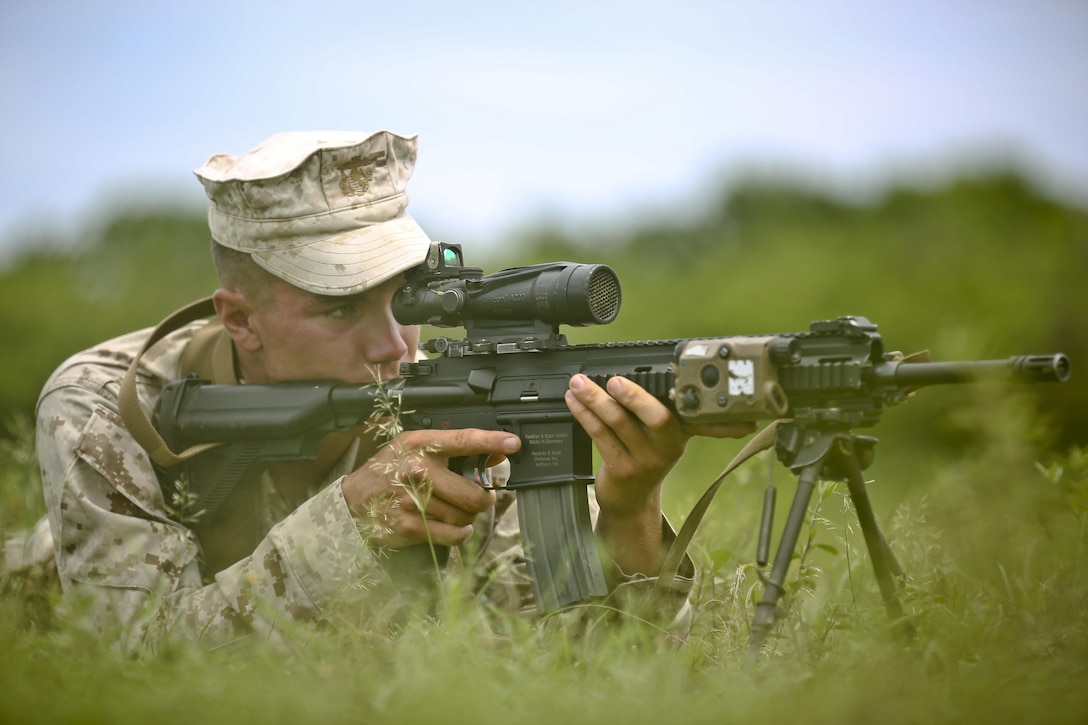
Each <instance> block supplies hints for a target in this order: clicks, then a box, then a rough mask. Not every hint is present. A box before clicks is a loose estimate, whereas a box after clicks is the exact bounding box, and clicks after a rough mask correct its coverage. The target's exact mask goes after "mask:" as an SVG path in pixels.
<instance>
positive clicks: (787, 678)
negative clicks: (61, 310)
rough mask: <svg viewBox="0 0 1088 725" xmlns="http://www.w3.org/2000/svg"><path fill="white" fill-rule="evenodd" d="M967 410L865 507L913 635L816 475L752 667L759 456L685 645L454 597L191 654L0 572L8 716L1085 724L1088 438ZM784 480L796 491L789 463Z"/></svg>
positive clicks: (17, 456)
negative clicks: (1066, 447)
mask: <svg viewBox="0 0 1088 725" xmlns="http://www.w3.org/2000/svg"><path fill="white" fill-rule="evenodd" d="M960 415H961V418H962V420H960V421H959V424H961V425H965V426H971V427H973V428H974V429H975V430H976V433H977V435H976V438H975V441H976V442H975V444H974V445H973V446H972V447H971V448H970V450H968V451H966V452H965V453H963V454H962V455H961V456H959V457H958V458H956V459H952V460H948V461H944V462H941V463H940V464H939V465H927V462H926V458H925V457H924V456H919V457H918V458H917V463H918V465H917V467H916V469H912V470H907V471H899V472H898V473H899V474H900V475H904V476H906V477H908V478H909V477H910V476H917V479H916V480H914V481H912V482H907V483H906V484H905V490H906V493H904V494H903V495H901V496H900V498H899V501H898V503H897V505H895V506H894V507H893V508H891V509H883V510H881V509H880V508H879V507H878V512H877V513H878V517H879V518H880V519H881V521H882V523H883V524H884V526H885V528H886V529H887V531H888V534H889V538H890V539H891V541H892V546H893V548H894V549H895V550H896V552H897V554H898V556H899V558H900V559H901V560H902V563H903V565H904V567H905V569H906V571H907V573H908V581H907V582H906V585H905V587H904V589H903V591H902V598H903V601H904V604H905V605H906V607H907V609H908V611H909V612H910V613H911V617H912V621H913V623H914V625H915V627H916V630H917V631H916V635H915V637H914V638H913V639H911V640H909V641H902V640H901V639H900V638H898V637H897V636H896V635H895V634H894V632H893V630H892V628H891V627H890V626H889V623H888V620H887V617H886V615H885V613H884V611H883V607H882V604H881V600H880V597H879V595H878V592H877V587H876V584H875V582H874V580H873V576H872V573H871V566H870V562H869V559H868V555H867V552H866V551H865V547H864V544H863V541H862V539H861V536H860V533H859V532H858V531H857V524H856V517H855V516H854V514H853V511H852V508H851V506H850V502H849V500H848V498H847V496H846V495H845V493H844V491H845V487H844V486H842V485H840V484H837V483H835V482H824V483H823V484H821V486H820V488H819V490H818V494H817V496H815V497H814V503H813V506H812V507H811V515H810V517H809V520H808V521H807V522H806V526H805V530H804V532H803V534H802V537H801V544H800V546H799V547H798V554H797V558H796V561H795V566H794V568H793V569H792V570H791V573H790V577H789V582H788V590H789V591H788V593H787V595H786V596H785V597H784V599H783V602H782V604H783V607H782V609H783V614H784V617H783V619H782V620H781V621H780V622H779V623H778V625H777V627H776V629H775V632H774V635H773V636H772V637H771V638H770V639H769V641H768V644H767V647H766V649H765V651H764V655H763V657H762V658H761V659H760V661H759V662H757V663H752V662H750V661H749V660H748V659H747V658H746V657H745V650H746V647H747V639H748V623H749V621H750V617H751V613H752V607H753V604H754V602H755V601H757V600H758V597H759V596H760V594H761V592H762V587H761V585H760V584H759V581H758V577H757V575H756V572H755V568H754V566H753V564H752V559H753V558H754V553H749V552H754V544H753V540H754V528H755V526H756V522H757V519H758V506H757V505H756V506H753V505H750V504H751V503H752V502H754V501H757V500H758V498H759V496H758V492H759V491H760V490H761V489H762V486H763V484H764V482H765V480H766V478H767V476H768V464H769V461H768V460H766V459H765V458H762V457H761V458H760V459H758V460H754V461H752V462H751V463H749V464H747V465H746V466H745V467H743V468H742V469H741V470H740V471H739V472H738V473H737V474H735V479H734V480H732V481H731V482H730V483H729V484H727V487H726V488H725V489H724V490H723V493H722V495H721V497H720V499H719V500H718V501H716V502H715V504H714V505H713V507H712V509H711V513H710V515H709V516H708V519H707V521H706V522H705V523H704V525H703V528H702V529H701V530H700V533H699V534H698V536H697V537H696V543H695V545H694V546H693V549H692V554H693V556H694V558H695V560H696V563H697V567H698V569H699V572H700V574H699V580H698V583H697V585H696V588H695V590H694V594H693V600H694V603H695V615H694V618H693V621H692V625H691V629H690V631H689V632H688V633H687V635H686V636H685V637H683V638H682V639H680V640H676V639H674V638H670V637H669V636H667V635H666V634H665V633H664V632H662V631H660V630H658V629H657V628H655V627H654V626H651V625H649V624H639V623H634V622H629V623H625V624H619V625H610V626H604V625H596V626H589V627H584V628H577V627H570V626H568V624H567V623H566V622H565V621H561V620H560V619H558V618H557V619H556V620H554V621H545V622H542V623H538V624H532V623H529V622H524V621H520V620H501V621H499V622H498V624H499V625H500V626H496V620H494V619H493V617H491V616H489V615H487V614H486V613H484V612H481V611H480V610H479V609H477V608H476V607H475V606H473V605H472V604H471V603H464V602H462V601H461V600H460V599H457V598H451V599H450V600H449V602H448V606H447V607H446V610H445V611H444V613H443V614H442V615H441V616H439V617H437V618H419V619H413V620H410V621H408V622H407V623H405V624H404V625H403V626H402V627H401V629H400V630H399V632H398V633H397V634H395V635H386V634H379V633H376V632H374V631H369V630H368V629H367V628H366V627H365V626H362V625H360V624H358V623H357V622H356V621H355V620H354V619H349V620H347V621H344V622H342V624H341V626H340V627H339V628H336V629H335V630H332V631H325V632H320V633H313V632H311V631H309V630H299V631H297V632H292V631H288V637H287V642H288V644H287V646H286V647H285V648H273V647H272V646H271V645H267V644H262V643H260V642H250V643H248V644H246V645H244V646H242V647H239V648H236V649H233V650H227V651H216V652H205V651H202V650H200V649H199V648H197V647H196V646H193V645H188V644H184V643H182V644H171V645H164V646H162V647H161V648H159V649H158V650H157V651H155V652H148V653H145V654H143V655H141V656H136V657H130V656H124V655H122V654H120V653H119V652H118V651H117V650H116V649H114V648H112V647H111V646H110V643H109V642H108V641H103V640H101V639H99V638H97V637H96V636H94V635H91V634H89V633H87V632H86V631H84V630H83V629H82V628H81V627H80V626H79V617H78V612H77V611H75V610H76V609H78V608H76V607H73V606H71V605H66V606H65V607H62V608H61V609H62V611H61V612H60V613H58V614H56V615H55V617H53V618H52V619H48V618H43V617H40V616H32V614H31V613H28V611H27V610H28V608H30V607H32V606H41V605H42V601H41V599H40V598H39V599H38V600H37V601H30V600H28V599H27V598H26V597H24V596H22V594H21V591H20V590H19V588H18V586H17V585H16V583H14V582H10V581H9V582H7V583H6V584H5V592H6V593H5V595H4V598H3V600H2V602H0V653H2V654H0V692H2V694H3V696H2V697H0V721H3V722H27V723H33V722H49V723H55V722H111V723H125V722H147V721H159V722H209V723H216V722H231V723H236V722H237V723H247V722H255V723H256V722H261V723H270V722H272V723H276V722H300V721H303V722H322V721H325V722H382V723H387V722H388V723H400V722H404V723H420V722H458V723H460V722H479V723H489V722H496V723H499V722H502V723H510V722H519V723H522V722H528V723H533V722H549V723H554V722H595V723H596V722H612V721H615V722H695V723H701V722H718V723H720V722H752V721H757V722H773V721H778V720H780V721H789V722H792V721H804V722H809V723H823V722H827V723H831V722H835V723H841V722H888V723H899V722H902V723H915V722H964V721H980V722H984V721H991V722H1002V723H1009V722H1038V721H1044V720H1045V721H1047V722H1053V723H1064V722H1069V723H1073V722H1083V720H1084V717H1085V715H1086V714H1088V671H1086V668H1088V572H1085V568H1084V564H1085V546H1086V543H1088V540H1086V524H1088V451H1086V450H1084V449H1081V448H1073V449H1071V450H1070V451H1069V452H1068V453H1066V454H1064V455H1061V456H1057V457H1053V458H1051V459H1048V460H1038V461H1037V460H1036V449H1035V447H1034V446H1033V444H1032V440H1033V439H1034V438H1035V436H1036V432H1035V431H1034V430H1033V429H1034V428H1035V426H1036V425H1037V424H1036V423H1035V422H1034V421H1035V418H1034V416H1033V414H1032V413H1031V411H1030V409H1026V408H1025V405H1024V402H1023V400H1022V399H1017V398H1015V397H1013V398H992V397H979V398H978V399H977V400H976V402H975V403H974V404H973V405H972V406H970V407H968V408H965V409H963V410H961V413H960ZM23 441H24V442H23V447H20V446H18V445H14V444H13V445H11V446H8V447H7V448H5V449H4V450H3V452H2V457H3V460H2V462H0V470H2V471H3V473H2V478H0V494H2V498H3V500H4V501H5V503H6V505H10V504H11V502H12V501H16V502H18V501H20V500H22V499H23V497H25V496H27V492H26V490H25V489H26V486H27V485H28V483H32V480H33V477H34V473H33V468H32V463H31V462H30V461H31V460H32V456H30V455H29V451H27V450H26V448H25V445H26V439H25V438H24V439H23ZM710 458H713V457H712V456H710ZM718 463H720V461H713V462H712V464H713V465H717V464H718ZM712 464H711V462H708V463H707V465H705V466H703V467H702V468H700V469H699V470H694V469H691V468H689V469H687V470H686V471H684V472H683V474H682V475H683V478H684V480H682V481H676V482H672V481H670V484H669V485H670V492H671V493H670V495H671V497H672V501H671V503H670V504H669V506H670V508H674V509H678V510H679V509H682V508H683V507H684V506H686V505H687V503H686V499H689V498H690V497H691V496H692V495H693V494H694V492H695V489H696V488H697V486H695V485H694V482H695V481H699V482H702V481H709V479H710V478H712V477H713V475H714V473H715V471H714V470H713V468H712ZM868 475H869V476H870V477H872V478H873V482H872V484H871V486H872V487H873V488H877V487H879V486H880V485H881V480H882V478H881V477H882V476H884V475H885V471H883V470H882V466H881V464H880V463H878V464H877V465H875V466H874V467H873V469H870V471H869V472H868ZM774 476H775V479H776V484H777V485H778V486H779V488H780V490H781V493H782V494H785V493H788V492H790V491H791V490H792V489H791V488H790V485H789V481H790V479H789V474H788V473H787V472H785V471H783V470H779V471H776V472H775V473H774ZM780 498H789V496H780ZM681 500H683V501H681ZM782 505H785V504H784V503H782V502H780V506H782ZM36 513H37V510H36V509H35V507H34V506H27V507H26V509H25V511H24V512H23V515H25V516H28V517H30V516H33V515H35V514H36ZM673 518H680V516H674V517H673ZM8 523H11V521H10V519H9V521H8ZM25 523H29V519H28V520H27V521H26V522H25ZM53 603H54V604H57V603H59V602H57V601H56V600H54V602H53ZM65 609H67V613H65V612H64V611H63V610H65ZM360 620H361V618H360Z"/></svg>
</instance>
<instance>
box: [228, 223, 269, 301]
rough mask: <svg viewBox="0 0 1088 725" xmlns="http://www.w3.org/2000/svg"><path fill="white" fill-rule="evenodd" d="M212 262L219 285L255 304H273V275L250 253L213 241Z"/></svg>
mask: <svg viewBox="0 0 1088 725" xmlns="http://www.w3.org/2000/svg"><path fill="white" fill-rule="evenodd" d="M212 262H213V264H215V273H216V274H217V275H218V276H219V284H221V285H222V286H223V287H224V288H226V289H236V290H238V291H240V292H241V293H242V294H244V295H245V296H246V297H247V298H248V299H250V300H251V301H253V302H254V303H255V304H261V305H265V304H272V303H273V302H274V301H275V296H274V295H272V294H271V289H270V285H269V281H270V279H271V278H272V274H271V273H269V272H267V271H266V270H265V269H263V268H262V267H261V266H260V265H258V264H257V263H256V262H254V261H253V257H251V256H250V255H249V253H248V252H239V251H238V250H237V249H231V248H230V247H225V246H223V245H222V244H220V243H218V242H217V241H215V240H214V239H213V240H212Z"/></svg>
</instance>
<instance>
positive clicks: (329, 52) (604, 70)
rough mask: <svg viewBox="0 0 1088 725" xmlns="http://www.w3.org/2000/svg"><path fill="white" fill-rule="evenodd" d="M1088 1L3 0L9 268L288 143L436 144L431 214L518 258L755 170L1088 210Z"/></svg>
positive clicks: (673, 209) (420, 199)
mask: <svg viewBox="0 0 1088 725" xmlns="http://www.w3.org/2000/svg"><path fill="white" fill-rule="evenodd" d="M1086 72H1088V2H1084V1H1083V0H1032V1H1030V2H1029V1H1028V0H1020V1H1013V0H952V1H949V0H917V1H916V2H914V3H892V2H878V1H877V0H869V1H868V2H859V1H854V0H844V1H842V2H833V1H832V0H825V1H824V2H815V1H812V2H805V1H803V0H795V1H793V2H786V1H784V0H783V1H775V0H764V1H763V2H756V1H755V0H751V1H748V2H728V1H720V2H692V1H688V0H671V1H670V2H661V1H660V0H656V1H654V2H641V1H639V0H631V1H628V2H591V0H582V1H581V2H562V1H556V2H549V3H539V4H537V3H510V2H485V1H475V0H465V1H464V2H457V3H446V2H409V1H407V0H405V1H404V2H399V3H371V2H320V1H318V0H315V1H314V2H308V3H300V2H289V3H288V2H278V1H277V0H263V1H261V2H230V1H229V0H222V1H221V2H211V1H207V0H190V1H187V2H172V3H167V2H154V1H152V0H133V1H131V2H129V1H120V0H100V1H98V2H77V1H76V0H0V74H2V75H0V98H2V99H3V102H2V103H0V123H2V129H3V131H4V133H3V134H0V169H2V170H3V174H2V175H0V253H2V252H4V251H5V250H6V249H10V246H11V243H12V242H11V240H13V239H17V238H20V237H25V236H26V235H27V234H28V233H29V232H32V231H34V230H37V229H42V228H44V229H47V230H63V231H64V232H65V233H69V234H77V233H78V229H80V228H81V227H82V226H84V225H86V224H89V223H93V221H94V219H95V218H97V215H96V212H98V213H100V212H102V211H103V210H106V211H109V210H112V209H114V208H116V207H117V205H118V204H120V203H122V201H125V202H128V203H137V202H143V201H146V200H152V201H154V200H162V199H177V200H178V201H179V202H180V203H184V204H190V205H192V206H193V207H194V208H196V207H199V206H200V205H201V204H202V203H203V196H202V190H201V188H200V186H199V184H198V183H197V181H196V180H195V179H194V177H193V176H192V170H193V169H194V168H196V167H198V166H200V165H201V164H202V163H203V162H204V160H205V159H206V158H207V157H208V156H209V155H211V154H213V153H218V152H231V153H240V152H243V151H245V150H246V149H247V148H249V147H251V146H253V145H255V144H256V143H257V142H259V141H260V140H262V139H263V138H265V137H267V136H269V135H271V134H273V133H276V132H279V131H283V130H288V129H350V130H377V129H380V128H389V129H392V130H395V131H397V132H400V133H418V134H419V135H420V158H419V162H418V164H417V168H416V172H415V176H414V178H413V180H412V184H411V185H410V187H409V188H410V192H411V196H412V202H411V206H410V211H411V212H412V213H413V215H414V216H416V217H417V218H418V219H420V221H421V222H422V223H423V224H424V226H425V228H427V229H428V231H429V232H430V233H431V236H432V237H434V238H440V239H446V240H449V241H463V242H468V241H472V242H478V243H482V244H501V242H502V240H503V239H504V238H506V237H508V236H509V234H510V232H511V230H512V229H515V228H516V227H518V226H519V225H522V224H526V223H529V222H531V221H532V220H534V219H537V218H541V217H544V216H549V215H551V216H558V217H560V218H562V219H565V220H567V221H568V224H569V225H572V226H574V227H575V228H576V227H577V225H578V224H581V223H585V224H603V223H612V222H617V221H619V220H622V219H624V218H628V217H630V216H632V215H637V214H639V213H641V212H646V211H649V212H652V213H674V214H678V215H679V214H684V213H688V212H689V211H690V209H691V208H692V206H691V205H692V204H696V203H697V202H698V201H699V199H700V198H702V196H703V194H705V193H706V190H708V189H714V190H716V189H717V188H718V186H719V185H720V184H721V183H722V180H723V179H725V178H728V177H729V175H730V174H736V173H740V172H741V171H743V170H745V169H748V168H749V167H751V166H753V165H760V166H769V167H772V168H779V169H783V168H784V169H794V170H797V171H799V172H803V173H805V174H807V175H808V176H809V177H810V178H813V179H816V180H818V181H819V182H820V183H826V184H827V185H828V186H833V187H836V188H841V189H844V190H857V189H864V188H866V187H867V186H868V185H872V184H879V183H880V181H881V180H882V179H884V178H886V177H887V175H888V174H889V173H893V172H894V173H897V174H906V175H908V176H911V177H913V178H925V176H926V175H927V174H930V175H932V174H939V173H940V172H942V171H943V170H946V169H948V168H952V167H957V166H962V165H963V164H965V163H968V162H970V161H971V160H972V159H973V158H977V157H980V156H990V157H1007V158H1013V159H1019V160H1021V161H1022V162H1024V163H1025V164H1027V165H1029V166H1030V167H1031V169H1032V170H1033V171H1034V172H1036V173H1038V174H1039V176H1040V178H1043V179H1044V180H1045V181H1046V182H1047V183H1048V184H1050V185H1051V186H1052V187H1053V188H1054V189H1056V190H1060V191H1061V192H1062V193H1065V194H1067V195H1069V196H1071V197H1074V198H1077V199H1085V200H1088V82H1086V80H1085V74H1086Z"/></svg>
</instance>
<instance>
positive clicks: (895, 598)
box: [748, 423, 913, 660]
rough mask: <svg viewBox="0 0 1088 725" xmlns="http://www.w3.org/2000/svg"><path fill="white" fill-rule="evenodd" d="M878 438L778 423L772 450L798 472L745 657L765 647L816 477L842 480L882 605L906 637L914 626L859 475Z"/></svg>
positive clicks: (899, 572)
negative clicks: (870, 564) (907, 612)
mask: <svg viewBox="0 0 1088 725" xmlns="http://www.w3.org/2000/svg"><path fill="white" fill-rule="evenodd" d="M876 443H877V439H876V438H872V437H869V436H858V435H855V434H854V433H852V432H851V431H849V430H843V429H830V430H829V429H825V428H824V427H822V426H810V427H805V426H800V425H798V424H796V423H788V424H784V425H782V426H780V427H779V430H778V433H777V437H776V439H775V450H776V454H777V456H778V459H779V460H780V461H782V463H784V464H785V465H786V466H787V467H788V468H789V469H790V470H791V471H793V472H794V474H795V475H796V476H797V493H796V494H795V495H794V497H793V503H792V504H791V506H790V511H789V516H788V518H787V519H786V525H785V527H784V528H783V531H782V538H781V540H780V542H779V545H778V551H777V553H776V554H775V558H774V565H773V566H772V567H771V571H770V573H769V574H765V573H764V572H763V570H762V569H760V570H759V578H760V579H761V580H762V582H763V585H764V590H763V598H762V599H761V600H760V602H759V603H758V604H757V605H756V611H755V616H754V617H753V618H752V631H751V637H750V639H749V643H748V656H749V658H750V659H752V660H755V659H758V658H759V655H760V652H761V650H762V649H763V642H764V640H765V639H766V637H767V633H768V632H770V630H771V628H772V627H773V626H774V623H775V621H776V620H777V619H778V600H779V598H780V597H781V596H782V595H783V594H784V593H785V581H786V574H787V572H788V571H789V568H790V562H791V561H792V559H793V553H794V551H795V549H796V548H797V540H798V538H799V537H800V534H801V528H802V527H803V526H804V523H805V516H806V514H807V512H808V507H809V502H810V500H811V498H812V493H813V491H814V490H815V488H816V484H817V482H818V481H820V480H826V481H845V482H846V485H847V490H848V492H849V494H850V500H851V501H852V502H853V504H854V511H855V512H856V513H857V516H858V524H859V525H860V526H861V531H862V534H863V535H864V537H865V546H866V548H867V549H868V551H869V558H870V560H871V561H872V562H873V571H874V573H875V574H876V580H877V583H878V584H879V586H880V594H881V596H882V597H883V599H884V608H885V610H887V612H888V616H889V617H890V618H891V620H892V622H893V623H894V624H895V625H897V626H898V627H900V628H902V630H903V632H904V633H905V634H906V635H908V636H910V635H912V634H913V626H912V625H911V624H910V622H909V620H908V619H907V618H906V617H905V616H904V613H903V607H902V605H901V604H900V602H899V594H898V589H897V586H896V582H895V578H899V579H902V578H903V569H902V567H901V566H900V564H899V561H898V560H897V559H896V558H895V554H894V553H893V552H892V550H891V547H890V546H889V545H888V542H887V540H886V539H885V538H884V534H883V533H882V532H881V530H880V526H879V525H878V524H877V521H876V516H875V515H874V514H873V506H872V503H871V502H870V500H869V493H868V491H867V489H866V487H865V477H864V475H863V474H862V471H864V470H865V469H866V468H868V466H869V464H871V463H872V460H873V457H874V456H875V446H876ZM773 494H774V488H773V486H770V487H768V496H767V498H766V499H765V501H764V511H763V522H762V525H761V528H760V544H759V554H758V556H757V563H758V564H759V565H760V566H761V567H762V566H765V565H766V563H767V550H768V549H769V540H770V535H771V524H772V519H773V507H774V495H773Z"/></svg>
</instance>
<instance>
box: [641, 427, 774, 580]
mask: <svg viewBox="0 0 1088 725" xmlns="http://www.w3.org/2000/svg"><path fill="white" fill-rule="evenodd" d="M783 422H785V421H783V420H776V421H774V422H772V423H771V424H770V425H768V426H767V427H766V428H764V429H763V430H761V431H760V432H759V433H757V434H756V435H754V436H753V437H752V439H751V440H750V441H748V443H747V444H746V445H745V446H744V448H742V449H741V451H740V453H738V454H737V455H736V456H735V457H734V458H733V460H732V461H730V463H729V465H728V466H726V467H725V469H724V470H723V471H722V472H721V473H719V474H718V477H717V478H716V479H714V481H713V482H711V484H710V486H708V487H707V489H706V491H704V492H703V495H702V496H700V497H699V500H698V501H697V502H696V503H695V506H693V507H692V509H691V513H689V514H688V517H687V518H686V519H684V524H683V526H681V527H680V530H679V531H678V532H676V539H675V540H674V541H673V542H672V546H671V547H669V553H668V554H667V555H666V556H665V562H664V563H663V564H662V565H661V573H660V574H658V576H657V584H656V585H655V586H654V595H655V596H662V595H664V594H665V592H666V591H667V590H668V588H669V587H670V586H671V585H672V582H673V580H674V579H675V578H676V574H677V572H678V571H679V570H680V565H681V564H682V563H683V561H684V554H685V553H687V550H688V544H690V543H691V539H692V537H693V536H695V530H696V529H698V528H699V524H700V523H702V521H703V516H704V515H705V514H706V510H707V508H709V506H710V502H711V501H713V500H714V496H715V495H716V494H717V493H718V489H719V488H721V485H722V483H723V482H724V481H725V479H726V477H727V476H728V475H729V474H730V473H732V472H733V471H735V470H736V469H737V468H739V467H740V465H741V464H743V463H744V462H745V461H747V460H748V459H749V458H751V457H752V456H754V455H756V454H757V453H759V452H761V451H765V450H767V449H768V448H770V447H771V446H772V445H774V439H775V436H777V435H778V425H779V423H783Z"/></svg>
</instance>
